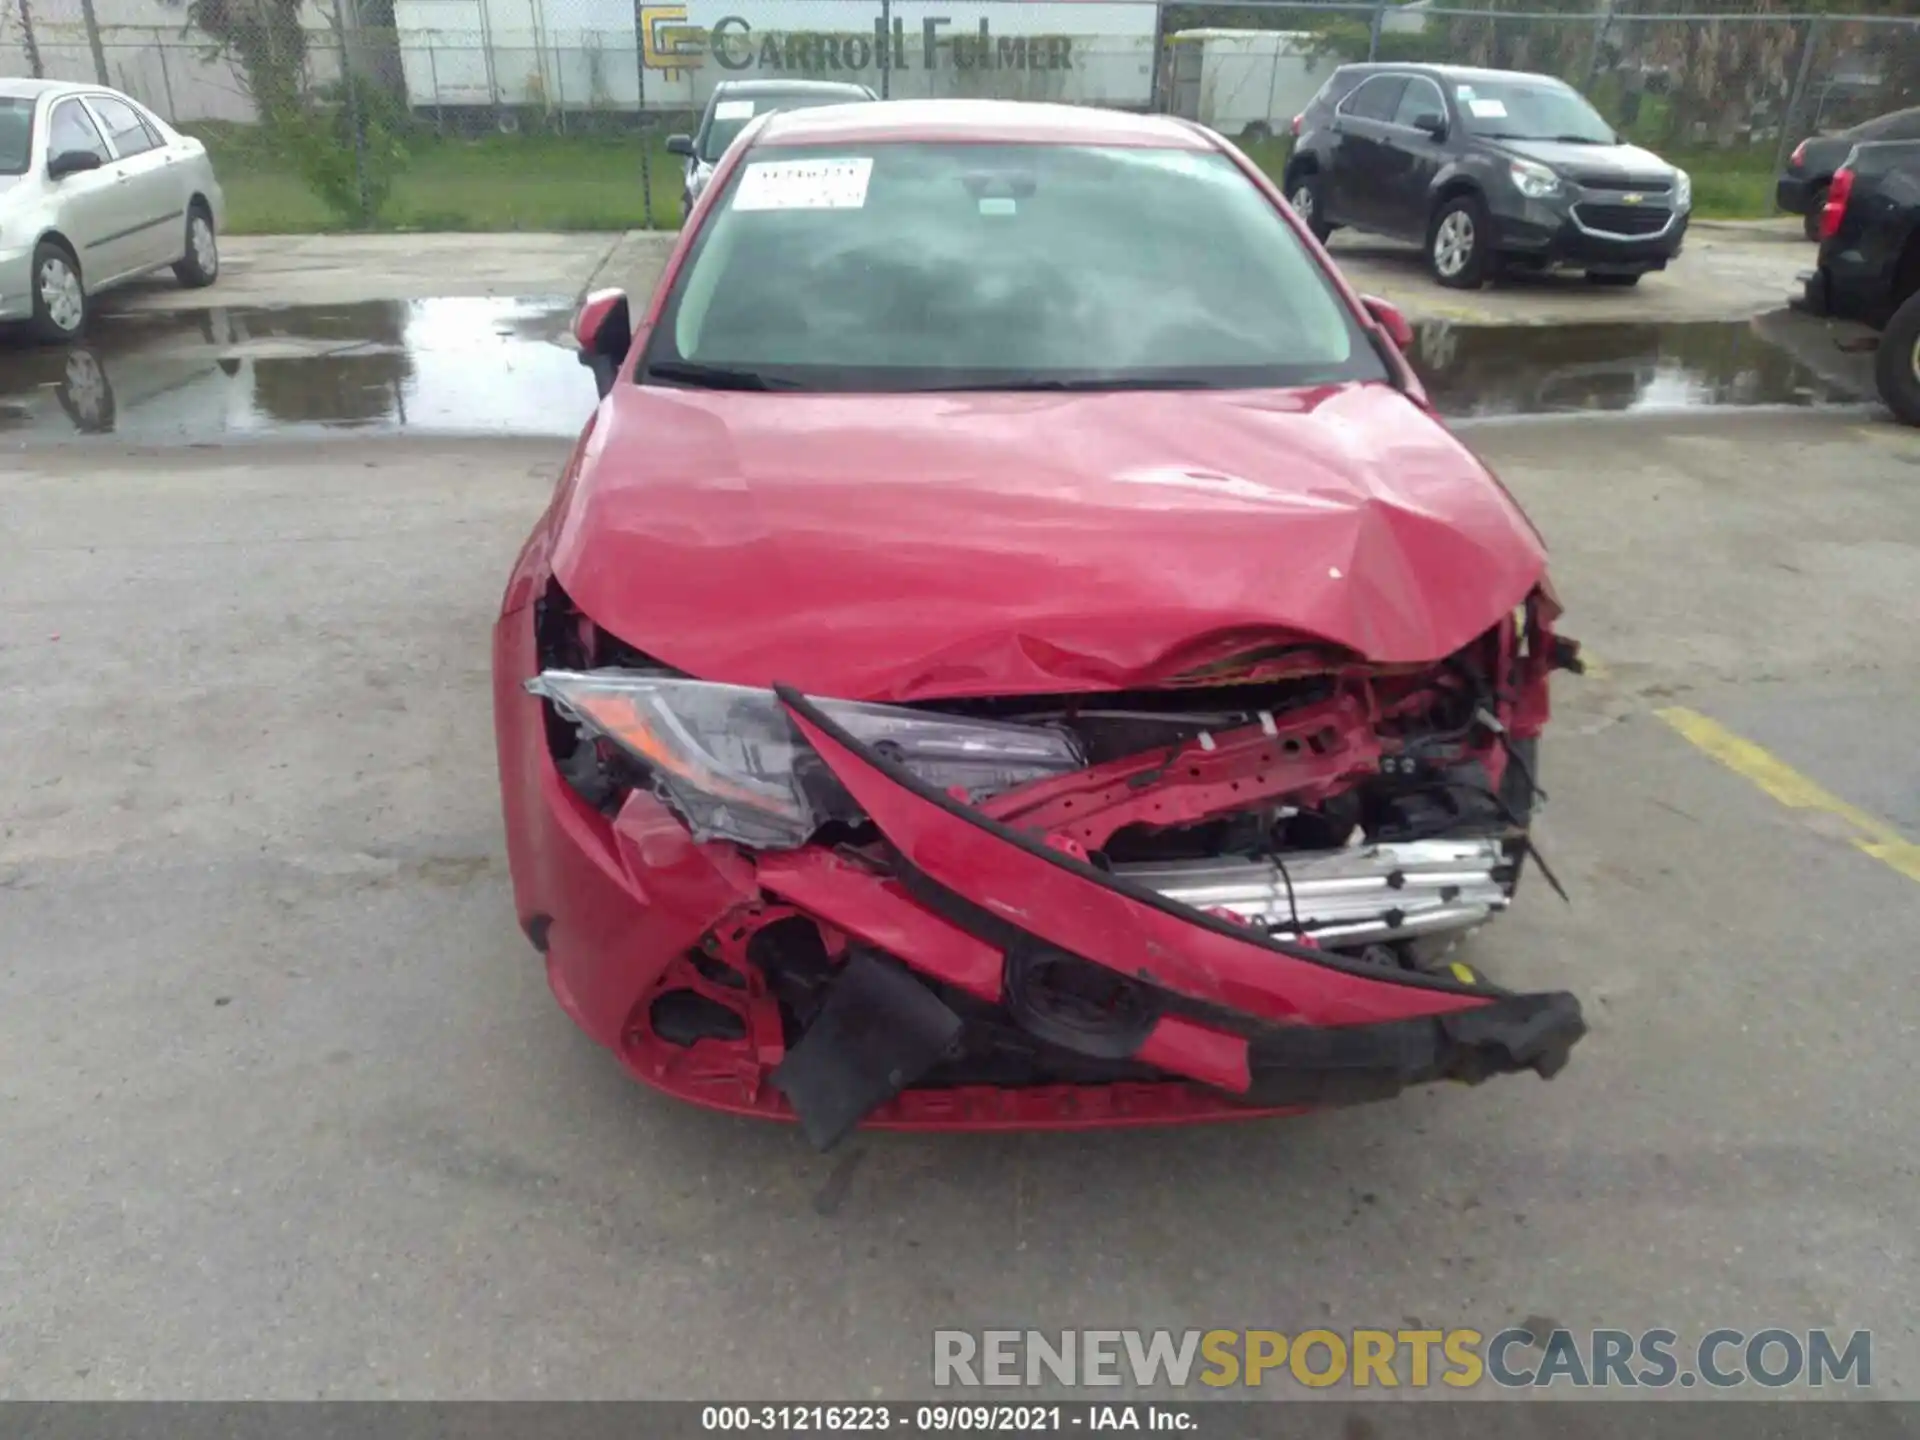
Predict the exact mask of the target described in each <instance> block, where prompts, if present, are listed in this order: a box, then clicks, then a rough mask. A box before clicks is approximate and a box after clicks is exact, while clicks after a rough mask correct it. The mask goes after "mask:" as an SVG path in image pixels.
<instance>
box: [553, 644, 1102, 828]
mask: <svg viewBox="0 0 1920 1440" xmlns="http://www.w3.org/2000/svg"><path fill="white" fill-rule="evenodd" d="M527 689H528V690H529V691H530V692H532V693H533V694H535V695H542V696H545V697H546V698H547V699H549V700H551V701H552V702H553V703H554V705H555V706H556V707H558V709H559V711H560V713H561V714H562V715H564V716H566V717H567V718H568V719H570V720H572V721H574V722H575V723H576V724H578V725H580V726H582V727H583V728H584V729H585V730H586V731H587V733H588V734H590V735H593V736H597V737H601V738H604V739H607V740H610V741H612V742H613V743H614V744H616V745H618V746H619V747H620V748H621V749H622V750H624V751H625V752H626V753H627V754H628V755H630V756H632V757H633V758H634V759H635V760H636V761H638V762H639V763H640V764H641V765H642V766H643V767H644V768H645V770H646V773H647V774H648V775H649V777H650V778H651V780H652V783H653V789H654V793H655V794H657V795H658V796H659V797H660V798H661V799H662V800H664V801H665V802H666V803H667V804H668V805H670V806H671V807H672V808H673V810H674V811H675V813H677V814H678V815H679V816H680V817H681V819H683V820H684V821H686V823H687V828H688V829H689V830H691V831H692V832H693V836H694V838H695V839H696V840H732V841H736V842H738V843H739V844H742V845H750V846H754V847H756V848H760V849H768V850H790V849H794V848H796V847H797V846H800V845H804V844H806V842H807V840H808V838H809V837H810V836H811V835H812V834H813V832H814V831H815V830H816V829H818V828H819V827H820V825H821V824H822V823H823V822H825V821H826V820H828V819H830V818H833V817H834V816H835V815H836V814H843V813H844V811H845V809H846V806H847V800H846V797H845V795H844V792H842V791H841V790H840V787H839V785H838V783H837V782H836V781H835V780H834V779H833V775H832V772H831V771H829V770H828V769H827V767H826V764H825V762H824V761H822V760H821V759H820V757H819V756H818V755H816V754H814V752H813V750H812V749H811V748H810V747H809V746H808V745H807V743H806V742H805V741H804V740H803V739H801V737H800V735H799V733H798V732H797V731H796V730H795V729H794V727H793V724H792V722H791V721H789V720H788V718H787V712H786V708H785V707H784V706H782V705H781V703H780V699H779V697H778V696H777V695H775V694H774V693H773V692H772V691H771V690H757V689H753V688H751V687H749V686H742V685H713V684H708V683H707V682H706V681H702V680H681V679H675V678H669V677H663V676H657V675H646V674H640V673H636V672H634V671H623V670H592V671H577V670H548V671H545V672H543V673H542V674H540V675H538V676H536V677H534V678H533V679H532V680H529V681H527ZM815 703H816V704H818V705H819V707H820V709H821V710H822V711H824V712H825V713H826V714H827V715H829V716H830V717H831V718H832V719H833V720H834V722H835V723H836V724H838V725H840V726H842V727H843V728H845V729H846V730H847V731H848V732H849V733H850V734H852V735H853V736H854V737H855V738H856V739H858V740H859V741H860V742H861V743H863V744H866V745H871V746H872V747H874V748H875V749H876V750H879V751H880V752H881V753H882V754H884V755H887V756H888V757H889V758H891V759H893V760H895V761H897V762H898V763H900V764H902V765H905V766H906V767H907V769H909V770H911V771H912V772H913V773H914V774H915V775H916V776H918V777H919V778H920V779H922V780H924V781H926V782H927V783H928V784H929V785H933V786H936V787H937V788H939V789H941V790H947V791H952V790H956V789H957V790H959V791H962V792H964V793H965V794H966V796H967V797H968V798H969V799H973V800H979V799H984V798H985V797H986V796H988V795H993V794H997V793H998V792H1000V791H1002V790H1009V789H1012V788H1013V787H1014V786H1016V785H1024V784H1026V783H1027V782H1029V781H1032V780H1041V779H1045V778H1046V777H1047V776H1049V775H1062V774H1066V773H1068V772H1070V771H1074V770H1078V769H1081V768H1083V767H1084V766H1085V765H1086V760H1085V757H1084V756H1083V755H1082V754H1081V751H1080V748H1079V746H1078V744H1076V743H1075V741H1074V739H1073V737H1072V736H1071V735H1069V734H1067V733H1066V732H1065V731H1063V730H1053V729H1047V728H1042V727H1039V726H1032V725H1009V724H1003V723H1000V722H997V721H992V720H972V719H965V718H958V717H954V716H949V715H930V714H924V713H922V712H920V711H918V710H907V709H902V708H900V707H897V706H892V705H866V704H859V703H856V702H853V701H845V700H826V701H816V702H815Z"/></svg>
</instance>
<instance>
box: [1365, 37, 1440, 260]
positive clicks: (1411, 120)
mask: <svg viewBox="0 0 1920 1440" xmlns="http://www.w3.org/2000/svg"><path fill="white" fill-rule="evenodd" d="M1434 122H1437V124H1438V125H1440V126H1442V127H1444V126H1446V124H1447V101H1446V97H1445V96H1444V95H1442V94H1441V92H1440V87H1439V86H1438V85H1436V84H1435V83H1434V82H1433V81H1431V80H1429V79H1428V78H1427V77H1426V76H1424V75H1411V76H1409V77H1408V78H1407V88H1406V89H1405V90H1403V91H1401V92H1400V103H1399V105H1398V106H1397V107H1396V108H1395V110H1394V112H1393V118H1392V120H1391V121H1390V122H1389V123H1388V126H1387V131H1388V134H1387V138H1386V140H1385V142H1384V143H1385V145H1386V147H1387V152H1388V153H1387V156H1386V159H1385V170H1386V175H1385V178H1384V179H1383V180H1382V182H1381V187H1380V190H1381V197H1382V198H1381V204H1382V208H1383V211H1384V215H1383V218H1382V221H1381V223H1382V226H1383V227H1384V228H1386V229H1388V230H1391V231H1392V232H1393V233H1394V234H1397V235H1410V236H1424V235H1425V234H1426V229H1427V195H1428V194H1429V193H1430V192H1431V190H1432V189H1433V182H1434V177H1435V176H1437V175H1438V174H1439V173H1440V166H1441V164H1442V163H1443V162H1444V161H1445V159H1446V153H1447V152H1446V147H1445V145H1444V144H1443V143H1442V139H1441V138H1439V137H1436V136H1435V135H1434V134H1433V132H1432V130H1431V129H1421V128H1420V126H1421V124H1423V123H1434ZM1444 133H1445V131H1444V129H1443V130H1442V136H1444Z"/></svg>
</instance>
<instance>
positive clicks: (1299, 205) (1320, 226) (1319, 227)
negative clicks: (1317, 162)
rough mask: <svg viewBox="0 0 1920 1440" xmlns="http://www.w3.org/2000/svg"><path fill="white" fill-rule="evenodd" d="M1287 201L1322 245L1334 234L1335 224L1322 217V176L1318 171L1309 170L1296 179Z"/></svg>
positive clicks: (1288, 193)
mask: <svg viewBox="0 0 1920 1440" xmlns="http://www.w3.org/2000/svg"><path fill="white" fill-rule="evenodd" d="M1287 203H1288V204H1289V205H1291V206H1292V207H1293V213H1294V214H1296V215H1298V216H1299V217H1300V220H1301V223H1302V224H1304V225H1305V226H1306V227H1307V229H1309V230H1311V231H1312V232H1313V238H1314V239H1316V240H1318V241H1319V242H1320V243H1321V244H1322V245H1324V244H1326V243H1327V237H1328V236H1329V235H1331V234H1333V226H1331V225H1329V224H1327V222H1326V221H1325V220H1323V219H1321V218H1320V216H1321V214H1322V206H1321V204H1320V176H1319V174H1318V172H1316V171H1313V170H1307V171H1304V172H1302V173H1301V174H1300V175H1299V176H1297V177H1296V178H1295V179H1294V182H1293V186H1292V188H1291V189H1290V190H1288V192H1287Z"/></svg>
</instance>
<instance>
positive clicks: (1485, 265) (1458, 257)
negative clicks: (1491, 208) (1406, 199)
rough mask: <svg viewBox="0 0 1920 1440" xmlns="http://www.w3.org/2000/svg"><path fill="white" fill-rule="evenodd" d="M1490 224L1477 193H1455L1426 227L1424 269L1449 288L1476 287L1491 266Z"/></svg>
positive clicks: (1466, 288) (1491, 238)
mask: <svg viewBox="0 0 1920 1440" xmlns="http://www.w3.org/2000/svg"><path fill="white" fill-rule="evenodd" d="M1492 241H1493V234H1492V226H1491V224H1490V223H1489V222H1488V219H1487V207H1486V206H1485V205H1483V204H1481V203H1480V197H1479V196H1478V195H1456V196H1454V197H1453V199H1451V200H1449V201H1447V202H1446V203H1445V204H1444V205H1442V206H1441V207H1440V208H1439V209H1438V210H1436V211H1435V212H1434V214H1433V223H1432V225H1430V226H1429V227H1428V228H1427V268H1428V269H1429V270H1431V271H1432V272H1433V278H1434V279H1436V280H1438V281H1439V282H1440V283H1441V284H1442V285H1445V286H1447V287H1448V288H1449V289H1453V290H1478V289H1479V288H1480V287H1481V286H1482V285H1484V284H1486V283H1487V273H1488V271H1490V270H1491V269H1492V268H1493V266H1492V253H1493V252H1492Z"/></svg>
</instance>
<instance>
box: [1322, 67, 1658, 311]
mask: <svg viewBox="0 0 1920 1440" xmlns="http://www.w3.org/2000/svg"><path fill="white" fill-rule="evenodd" d="M1293 131H1294V136H1295V142H1294V148H1293V153H1292V154H1291V156H1289V158H1288V161H1287V168H1286V181H1285V188H1286V193H1287V198H1288V200H1289V201H1291V202H1292V204H1293V207H1294V209H1295V210H1296V211H1298V212H1299V214H1300V216H1301V218H1303V219H1304V220H1306V221H1307V223H1308V224H1309V225H1310V226H1311V227H1312V228H1313V232H1314V234H1315V235H1317V236H1319V237H1320V238H1322V239H1325V238H1326V237H1327V236H1328V235H1330V234H1331V233H1332V232H1333V231H1335V230H1337V229H1340V228H1342V227H1343V226H1351V227H1352V228H1353V229H1356V230H1366V231H1371V232H1373V233H1375V234H1380V235H1388V236H1392V237H1394V238H1396V239H1403V240H1413V241H1417V242H1419V243H1421V244H1422V245H1424V246H1425V247H1426V251H1427V265H1428V268H1429V269H1430V270H1431V271H1432V273H1433V277H1434V278H1435V279H1436V280H1438V281H1439V282H1440V283H1441V284H1442V285H1449V286H1453V287H1456V288H1459V289H1476V288H1478V287H1479V286H1480V285H1481V284H1483V283H1484V282H1485V281H1487V280H1488V279H1490V278H1491V277H1492V276H1493V275H1494V273H1495V272H1496V271H1497V270H1498V269H1499V268H1500V267H1502V266H1504V265H1511V266H1521V267H1529V268H1534V269H1549V268H1554V267H1558V266H1574V267H1578V268H1580V269H1584V270H1585V271H1586V272H1587V275H1588V277H1589V278H1590V279H1593V280H1595V281H1597V282H1600V283H1604V284H1614V285H1632V284H1634V283H1635V282H1637V281H1638V280H1639V278H1640V277H1641V276H1642V275H1644V274H1645V273H1647V272H1648V271H1650V270H1660V269H1664V268H1665V267H1666V265H1667V263H1668V262H1669V261H1671V260H1672V259H1673V258H1674V257H1675V256H1676V255H1678V254H1679V253H1680V244H1681V241H1682V240H1683V239H1684V237H1685V236H1686V232H1687V216H1688V213H1689V211H1690V210H1691V209H1692V206H1693V187H1692V182H1691V181H1690V180H1689V179H1688V177H1687V173H1686V171H1684V170H1679V169H1676V168H1675V167H1673V166H1672V165H1669V164H1667V162H1666V161H1664V160H1662V159H1661V158H1660V157H1659V156H1657V155H1655V154H1652V153H1651V152H1650V151H1646V150H1642V149H1640V148H1639V147H1638V146H1635V145H1628V144H1626V143H1625V142H1624V141H1622V140H1621V138H1620V136H1619V135H1617V134H1616V133H1614V130H1613V127H1612V126H1610V125H1609V124H1607V122H1606V121H1605V120H1603V119H1602V118H1601V117H1600V114H1599V112H1598V111H1596V110H1595V109H1594V108H1593V106H1591V105H1589V104H1588V103H1587V102H1586V100H1585V99H1583V98H1582V97H1581V95H1580V93H1579V92H1578V91H1576V90H1574V89H1573V88H1572V87H1571V86H1569V85H1566V84H1564V83H1563V82H1561V81H1559V80H1556V79H1553V78H1552V77H1551V76H1546V75H1527V74H1521V73H1519V72H1517V71H1510V70H1470V69H1464V68H1460V67H1457V66H1452V65H1343V66H1341V67H1340V68H1339V69H1338V70H1336V71H1335V72H1334V73H1333V74H1332V75H1331V76H1330V77H1328V80H1327V83H1326V84H1325V85H1324V86H1323V87H1322V88H1321V90H1320V92H1319V94H1317V95H1315V96H1314V98H1313V100H1312V102H1311V103H1310V104H1309V105H1308V106H1307V108H1306V109H1305V110H1304V111H1302V112H1301V113H1300V114H1299V115H1298V116H1296V117H1295V119H1294V122H1293Z"/></svg>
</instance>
